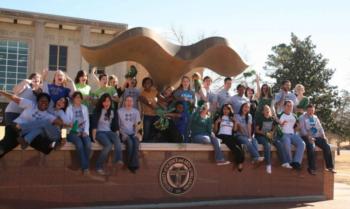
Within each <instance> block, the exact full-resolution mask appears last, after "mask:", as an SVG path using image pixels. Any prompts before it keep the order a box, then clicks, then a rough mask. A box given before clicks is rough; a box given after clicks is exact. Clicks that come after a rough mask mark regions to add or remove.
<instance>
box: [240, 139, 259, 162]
mask: <svg viewBox="0 0 350 209" xmlns="http://www.w3.org/2000/svg"><path fill="white" fill-rule="evenodd" d="M237 142H238V143H239V144H241V145H245V146H246V147H247V149H248V152H249V153H250V155H251V156H252V158H253V160H257V159H258V158H259V152H258V150H257V149H256V148H255V147H254V145H253V144H252V143H251V142H250V141H249V140H248V137H246V136H242V135H239V136H237Z"/></svg>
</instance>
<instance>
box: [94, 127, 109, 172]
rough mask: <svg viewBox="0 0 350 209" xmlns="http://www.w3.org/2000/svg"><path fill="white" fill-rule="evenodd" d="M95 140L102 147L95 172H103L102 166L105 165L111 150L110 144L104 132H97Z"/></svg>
mask: <svg viewBox="0 0 350 209" xmlns="http://www.w3.org/2000/svg"><path fill="white" fill-rule="evenodd" d="M96 140H97V141H98V142H99V143H100V144H101V145H102V147H103V148H102V150H101V153H100V155H99V156H98V158H97V161H96V170H98V171H101V170H103V164H104V163H105V161H106V159H107V157H108V154H109V152H110V151H111V149H112V143H111V141H110V140H109V138H108V136H107V135H106V132H105V131H97V133H96Z"/></svg>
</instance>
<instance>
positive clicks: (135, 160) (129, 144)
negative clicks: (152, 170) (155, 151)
mask: <svg viewBox="0 0 350 209" xmlns="http://www.w3.org/2000/svg"><path fill="white" fill-rule="evenodd" d="M125 143H126V151H127V156H128V161H127V164H128V167H129V169H132V170H136V169H138V168H139V166H140V165H139V140H138V139H137V138H136V137H135V135H128V138H127V139H126V141H125Z"/></svg>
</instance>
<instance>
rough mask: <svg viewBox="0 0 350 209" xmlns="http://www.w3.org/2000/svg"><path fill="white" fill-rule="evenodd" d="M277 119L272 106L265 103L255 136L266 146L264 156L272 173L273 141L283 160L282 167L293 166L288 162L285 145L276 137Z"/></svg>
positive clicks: (268, 169)
mask: <svg viewBox="0 0 350 209" xmlns="http://www.w3.org/2000/svg"><path fill="white" fill-rule="evenodd" d="M277 125H278V123H277V121H276V120H275V119H274V118H273V116H272V111H271V109H270V106H268V105H265V106H264V111H263V115H262V116H261V117H258V118H257V119H256V128H255V137H256V139H257V140H258V143H259V144H262V145H263V147H264V158H265V162H266V172H267V173H268V174H271V173H272V168H271V144H272V143H273V144H274V145H275V147H276V149H277V153H278V155H279V157H280V161H281V162H282V167H284V168H292V167H291V166H290V165H289V163H288V162H287V157H286V151H285V149H284V145H283V144H282V142H281V141H280V140H279V139H276V138H275V131H276V126H277Z"/></svg>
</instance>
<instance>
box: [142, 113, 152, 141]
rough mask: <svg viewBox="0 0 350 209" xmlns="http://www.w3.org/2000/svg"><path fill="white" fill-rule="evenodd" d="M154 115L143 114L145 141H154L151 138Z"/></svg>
mask: <svg viewBox="0 0 350 209" xmlns="http://www.w3.org/2000/svg"><path fill="white" fill-rule="evenodd" d="M151 127H152V116H148V115H144V116H143V140H142V141H143V142H152V139H151V132H152V131H151Z"/></svg>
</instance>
